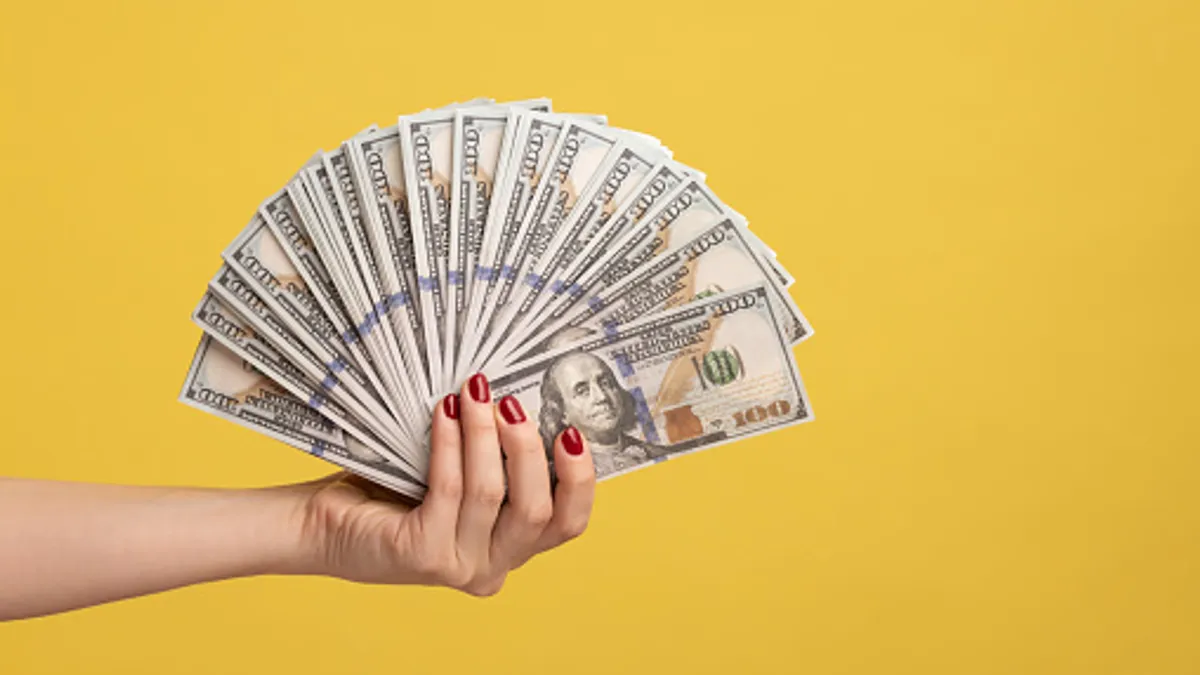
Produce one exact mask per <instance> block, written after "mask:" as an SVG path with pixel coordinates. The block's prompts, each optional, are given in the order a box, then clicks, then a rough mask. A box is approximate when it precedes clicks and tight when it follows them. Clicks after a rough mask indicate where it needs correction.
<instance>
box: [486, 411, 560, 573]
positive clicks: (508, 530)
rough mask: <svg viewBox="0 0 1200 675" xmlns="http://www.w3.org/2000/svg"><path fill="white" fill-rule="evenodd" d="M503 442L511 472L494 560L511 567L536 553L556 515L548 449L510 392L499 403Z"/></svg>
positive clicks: (493, 561) (493, 548)
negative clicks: (536, 546)
mask: <svg viewBox="0 0 1200 675" xmlns="http://www.w3.org/2000/svg"><path fill="white" fill-rule="evenodd" d="M496 417H497V426H498V428H499V432H500V446H501V447H502V448H503V449H504V458H505V460H504V466H505V472H506V473H507V475H508V504H506V505H505V506H504V508H503V510H501V512H500V518H499V520H498V521H497V522H496V530H495V532H494V534H493V535H492V553H491V559H492V564H493V565H497V566H500V567H503V568H504V569H508V568H510V567H511V566H512V565H513V564H514V563H515V562H517V561H520V560H525V559H526V558H528V557H529V556H531V555H533V554H534V553H536V551H535V550H534V546H535V545H536V544H537V541H538V539H539V538H540V537H541V535H542V532H543V531H544V530H545V529H546V525H547V524H549V522H550V519H551V517H552V516H553V515H554V500H553V498H552V497H551V495H550V472H549V467H548V466H547V463H546V450H545V448H544V447H543V445H542V438H541V436H539V435H538V433H537V429H536V427H535V426H534V424H533V422H532V421H530V420H529V419H527V416H526V414H525V410H524V409H523V408H522V407H521V403H520V401H518V400H517V399H516V398H514V397H512V396H506V397H504V398H502V399H500V401H499V402H498V403H497V404H496Z"/></svg>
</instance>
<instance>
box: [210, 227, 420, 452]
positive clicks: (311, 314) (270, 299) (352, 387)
mask: <svg viewBox="0 0 1200 675" xmlns="http://www.w3.org/2000/svg"><path fill="white" fill-rule="evenodd" d="M222 258H223V259H224V260H225V262H226V264H227V265H228V266H229V267H230V268H231V269H232V270H233V271H234V272H235V273H237V276H238V277H239V278H241V280H242V281H243V282H244V283H245V285H246V286H247V287H248V288H249V289H250V290H252V291H254V293H255V294H256V295H258V297H259V298H261V299H262V301H263V303H264V304H265V305H266V306H267V307H268V308H269V309H270V310H271V311H272V312H274V313H275V314H276V316H278V318H279V319H280V321H281V322H282V324H283V325H285V326H286V327H287V328H288V330H290V331H291V332H292V333H293V334H294V335H296V336H297V337H298V338H299V339H300V341H301V342H302V343H303V344H304V345H305V346H306V347H307V348H308V349H310V350H311V351H312V353H313V354H315V355H316V356H317V358H318V359H319V361H320V363H321V364H322V365H323V366H324V367H325V368H327V369H328V370H329V371H330V372H332V373H336V375H337V378H338V380H339V381H341V382H344V383H345V386H346V387H347V389H348V390H349V391H350V392H351V393H352V394H354V396H355V397H356V398H358V399H359V400H360V401H361V402H363V403H364V404H365V405H372V406H376V405H378V406H380V407H382V406H381V402H380V401H378V399H375V398H374V395H373V394H372V393H371V391H372V390H371V388H370V382H369V381H368V380H367V378H366V377H365V376H364V375H363V373H362V372H361V371H360V370H359V369H358V368H357V367H356V366H355V365H354V364H353V363H352V362H351V361H350V358H349V354H348V351H347V350H346V347H345V345H344V344H343V343H342V341H341V339H340V337H339V336H338V335H337V333H336V331H335V329H334V327H333V325H332V324H331V323H330V322H329V319H328V318H326V317H325V315H324V314H323V313H322V312H321V309H320V306H319V303H318V302H317V301H316V299H315V298H314V297H313V295H312V293H311V292H310V291H309V290H308V286H307V285H306V284H305V283H304V279H303V278H302V277H301V276H300V274H299V272H297V270H296V268H295V267H293V266H292V264H291V262H290V261H289V260H288V259H287V255H286V254H285V253H284V252H283V249H282V247H281V246H280V244H279V242H278V241H277V240H276V239H275V236H274V235H273V234H272V233H271V231H270V229H269V228H268V227H267V225H266V221H265V219H264V218H263V217H262V215H261V214H255V216H254V218H253V219H252V220H251V221H250V224H249V225H248V226H247V227H246V228H245V229H244V230H242V232H241V234H239V235H238V237H237V238H236V239H234V241H233V243H232V244H230V245H229V247H228V248H227V249H226V250H225V252H224V253H222ZM388 419H390V420H391V424H392V425H396V424H402V423H403V421H402V420H395V419H393V418H390V417H389V418H388ZM380 431H381V434H380V435H381V436H384V437H386V435H385V434H383V433H382V431H383V429H381V430H380ZM406 435H408V434H404V433H402V434H401V436H400V437H401V438H404V437H405V436H406ZM418 438H420V437H419V436H416V435H411V437H410V438H409V440H416V439H418Z"/></svg>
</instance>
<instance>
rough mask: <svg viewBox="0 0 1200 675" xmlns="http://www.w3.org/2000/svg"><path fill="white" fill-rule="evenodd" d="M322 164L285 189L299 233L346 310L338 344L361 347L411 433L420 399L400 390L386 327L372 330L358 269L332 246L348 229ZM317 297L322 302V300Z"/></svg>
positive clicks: (373, 321) (373, 318)
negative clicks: (294, 210) (344, 327)
mask: <svg viewBox="0 0 1200 675" xmlns="http://www.w3.org/2000/svg"><path fill="white" fill-rule="evenodd" d="M321 162H322V157H321V156H320V155H319V156H318V160H317V162H316V163H315V164H313V165H312V166H309V167H306V169H305V170H304V171H303V172H302V173H301V175H300V177H299V178H297V179H295V180H293V181H292V182H291V183H289V184H288V188H287V189H288V194H289V195H290V196H291V197H292V203H293V204H295V205H296V207H297V212H298V213H299V215H300V221H301V222H302V223H303V226H302V227H301V228H300V229H301V230H302V234H305V235H307V236H308V238H309V241H310V242H311V247H312V248H315V249H316V256H315V257H316V258H317V259H318V260H319V261H320V263H321V264H323V265H324V266H325V271H326V276H327V277H328V280H329V285H330V286H332V287H333V289H334V291H335V292H336V293H337V294H338V295H339V297H340V298H341V300H342V302H343V304H344V311H345V317H344V321H345V323H346V324H347V325H349V326H350V328H349V329H347V331H346V333H343V335H342V341H343V342H346V343H347V344H351V343H357V344H359V345H361V346H364V347H365V349H366V351H367V353H368V355H369V358H370V359H371V361H372V365H373V366H374V367H375V370H376V373H377V377H378V379H379V380H381V381H382V384H383V386H382V388H381V389H380V390H379V391H380V393H381V394H383V393H386V396H387V400H389V401H392V402H393V403H392V406H390V407H392V408H394V409H395V412H396V417H397V419H401V420H409V421H410V424H409V425H408V426H409V428H412V423H411V422H414V421H415V420H416V419H417V417H416V416H414V415H413V410H414V406H415V405H416V402H417V401H418V400H419V399H418V398H417V397H416V396H414V395H413V393H412V392H411V391H410V390H409V389H407V388H405V387H404V386H403V384H404V382H406V380H405V379H404V378H403V377H402V376H401V375H400V372H401V371H400V370H399V369H398V368H397V366H396V364H395V360H394V359H395V358H398V357H399V352H398V351H397V350H395V349H394V348H393V349H391V350H389V349H388V344H389V343H387V342H386V341H385V340H384V336H383V335H381V333H385V334H386V333H387V332H388V329H389V328H390V326H387V325H384V326H382V327H381V329H375V327H376V324H377V323H379V321H378V320H377V318H376V315H375V312H374V311H373V306H372V305H373V303H372V301H371V300H370V296H369V295H367V293H366V291H365V290H364V289H363V286H362V283H361V280H360V279H359V278H358V277H359V271H358V267H357V264H356V263H355V261H354V259H353V258H352V257H351V253H350V252H349V249H348V248H344V247H339V246H337V245H336V243H335V239H336V238H337V237H338V236H339V233H342V232H344V230H345V229H346V224H345V219H344V217H343V216H342V213H341V211H340V210H339V209H338V206H337V198H336V196H335V195H334V193H335V192H337V190H336V188H335V187H334V186H333V184H332V180H331V179H330V178H329V174H328V171H327V170H326V169H325V166H324V165H323V164H322V163H321ZM297 254H299V251H297ZM292 262H293V264H295V265H296V267H297V269H299V270H300V271H301V274H303V273H304V270H305V267H306V265H303V264H298V263H297V259H296V257H295V256H293V258H292ZM305 282H306V283H308V284H309V288H310V289H311V288H314V287H315V286H316V285H315V284H314V283H313V282H312V281H310V280H309V279H308V278H307V277H305ZM320 283H323V282H320ZM317 297H318V299H320V295H318V296H317ZM383 323H385V324H386V323H387V322H386V321H384V322H383ZM339 330H341V329H340V327H339Z"/></svg>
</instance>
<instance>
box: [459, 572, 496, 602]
mask: <svg viewBox="0 0 1200 675" xmlns="http://www.w3.org/2000/svg"><path fill="white" fill-rule="evenodd" d="M506 576H507V575H504V574H494V575H489V576H485V577H482V578H480V579H477V580H475V581H473V582H471V583H469V584H467V585H466V586H464V587H463V591H464V592H466V593H468V594H470V595H473V596H475V597H477V598H489V597H491V596H493V595H496V594H497V593H499V592H500V589H501V588H504V581H505V579H506Z"/></svg>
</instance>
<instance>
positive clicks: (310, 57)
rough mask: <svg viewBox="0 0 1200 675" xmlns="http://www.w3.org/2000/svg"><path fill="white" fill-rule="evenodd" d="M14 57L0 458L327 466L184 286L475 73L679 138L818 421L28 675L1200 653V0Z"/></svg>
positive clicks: (194, 31)
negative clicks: (215, 383) (468, 549)
mask: <svg viewBox="0 0 1200 675" xmlns="http://www.w3.org/2000/svg"><path fill="white" fill-rule="evenodd" d="M0 50H2V52H0V53H2V55H3V56H2V65H0V195H2V197H3V198H2V199H0V204H2V205H3V210H2V214H3V215H2V216H0V218H2V221H0V222H2V223H3V227H2V230H0V231H2V232H3V250H4V258H3V264H2V265H0V270H2V271H0V274H2V276H0V282H2V288H3V293H4V295H3V298H4V304H3V314H4V317H5V318H4V326H3V332H2V335H3V337H2V338H0V340H2V343H0V345H2V347H3V349H2V351H0V353H2V354H3V357H4V372H5V380H6V385H7V386H5V387H4V394H3V405H2V406H0V409H2V410H3V414H4V416H5V420H6V424H5V434H4V449H3V450H2V451H0V473H2V474H8V475H18V476H34V477H45V478H60V479H77V480H94V481H113V482H135V483H167V484H177V483H187V484H202V485H228V486H245V485H262V484H268V483H274V482H280V481H291V480H296V479H301V478H306V477H310V476H314V475H318V474H320V473H323V472H324V471H325V470H326V469H325V465H323V464H322V463H320V462H319V461H317V460H314V459H312V458H309V457H306V456H303V455H301V454H300V453H298V452H295V451H293V450H291V449H289V448H286V447H284V446H282V445H280V444H277V443H274V442H271V441H268V440H264V439H261V438H259V437H257V436H255V435H254V434H252V433H250V432H247V431H244V430H242V429H240V428H237V427H235V426H233V425H232V424H228V423H226V422H223V421H221V420H218V419H215V418H212V417H209V416H206V415H204V414H202V413H200V412H197V411H195V410H192V409H190V408H187V407H185V406H184V405H182V404H180V403H178V402H176V400H175V397H176V395H177V393H178V388H179V386H180V383H181V382H182V378H183V376H184V373H185V370H186V368H187V365H188V360H189V358H190V357H191V355H192V350H193V348H194V347H195V343H196V340H197V337H198V335H199V331H198V329H197V328H195V327H194V326H193V325H192V324H191V323H190V322H189V320H188V317H189V313H190V312H191V310H192V307H193V305H194V303H195V302H196V301H197V299H198V298H199V296H200V294H201V292H202V290H203V288H204V285H205V283H206V282H207V280H208V279H209V277H210V275H211V274H212V273H213V271H214V269H215V267H216V265H217V264H218V260H217V254H218V253H219V252H220V250H221V249H222V248H223V247H224V246H225V245H226V243H228V242H229V241H230V240H231V239H232V237H233V236H234V235H235V234H236V233H237V232H238V231H239V230H240V229H241V228H242V227H243V225H244V224H245V223H246V221H247V220H248V218H249V216H250V214H251V212H252V210H253V209H254V208H255V206H256V205H257V203H258V201H259V200H260V199H261V198H262V197H264V196H266V195H267V194H268V193H270V192H271V191H273V190H275V189H277V188H278V187H280V186H281V185H282V183H283V182H284V181H285V180H286V179H287V178H288V177H289V176H290V175H291V173H292V172H293V171H294V170H295V169H296V168H297V167H298V166H299V165H300V164H301V163H302V162H304V161H305V160H306V159H307V158H308V157H309V156H310V154H311V153H312V152H313V151H315V150H316V149H318V148H330V147H332V146H334V145H335V144H336V143H337V142H338V141H339V140H341V139H342V138H343V137H345V136H347V135H349V134H350V133H352V132H354V131H357V130H358V129H360V128H361V127H363V126H365V125H367V124H368V123H371V122H379V123H381V124H388V123H390V122H391V121H392V120H393V119H394V116H395V115H396V114H398V113H402V112H410V111H415V110H418V109H421V108H424V107H429V106H438V105H442V104H445V103H447V102H450V101H452V100H461V99H466V98H470V97H473V96H491V97H494V98H497V99H511V98H517V97H530V96H540V95H545V96H550V97H552V98H553V99H554V103H555V106H556V107H557V108H558V109H560V110H575V111H587V112H604V113H607V114H608V115H609V118H610V121H611V123H613V124H615V125H620V126H625V127H630V128H634V129H639V130H643V131H646V132H648V133H651V134H654V135H656V136H659V137H661V138H662V139H664V140H665V142H666V143H667V144H668V145H670V147H671V148H672V149H673V150H674V151H675V152H676V156H677V157H678V158H679V159H681V160H683V161H685V162H687V163H689V164H692V165H694V166H697V167H699V168H701V169H703V170H704V171H706V172H707V173H708V175H709V178H710V183H711V185H713V186H714V188H715V189H716V191H717V193H718V194H719V195H721V196H722V197H723V198H724V199H725V200H726V201H728V202H729V203H730V204H731V205H733V206H734V207H735V208H737V209H738V210H740V211H742V212H743V213H745V214H746V216H747V217H748V218H749V219H750V221H751V223H752V226H753V227H754V228H755V230H756V231H757V232H759V233H760V234H761V235H762V236H763V238H764V239H765V240H766V241H767V242H769V243H770V245H772V247H774V248H775V249H776V250H777V251H778V252H779V256H780V259H781V260H782V261H783V262H784V263H785V264H786V266H787V267H788V268H789V269H790V270H791V272H792V273H794V274H795V276H796V279H797V282H796V285H795V287H794V288H793V294H794V295H795V297H796V298H797V300H798V301H799V303H800V305H801V307H802V308H803V309H804V311H805V312H806V314H807V315H808V317H809V318H810V319H811V321H812V322H813V324H814V326H815V327H816V335H815V336H814V337H813V338H812V340H811V341H809V342H808V343H806V344H804V345H802V346H801V347H800V348H799V349H798V350H797V359H798V361H799V364H800V367H801V369H802V372H803V373H804V376H805V378H806V382H807V385H808V388H809V393H810V394H811V396H812V399H813V403H814V409H815V411H816V422H815V423H813V424H807V425H802V426H800V427H797V428H794V429H791V430H788V431H785V432H782V433H777V434H772V435H768V436H766V437H762V438H757V439H754V440H751V441H747V442H744V443H740V444H737V445H734V446H728V447H724V448H721V449H718V450H714V451H711V452H707V453H702V454H699V455H694V456H690V457H687V458H685V459H682V460H680V461H678V462H672V463H669V464H667V465H665V466H661V467H657V468H653V469H650V470H646V471H642V472H638V473H636V474H633V475H629V476H625V477H622V478H619V479H616V480H613V481H611V482H608V483H606V484H604V485H603V486H602V487H601V488H600V490H599V499H598V503H597V509H596V513H595V517H594V519H593V521H592V526H591V529H590V531H589V533H588V534H587V535H586V536H584V537H583V538H582V539H581V540H579V541H577V542H575V543H573V544H571V545H570V546H568V547H566V548H564V549H562V550H560V551H557V552H554V553H553V554H551V555H547V556H544V557H543V558H542V559H539V560H536V561H535V562H534V563H532V564H531V565H530V566H529V567H528V568H526V569H524V570H522V571H520V572H519V573H517V574H516V575H515V576H514V577H513V578H512V579H511V581H510V582H509V585H508V586H507V587H506V588H505V590H504V591H503V593H502V594H501V595H500V596H498V597H496V598H494V599H491V600H487V601H478V600H474V599H470V598H468V597H465V596H459V595H456V594H454V593H452V592H449V591H442V590H434V589H414V588H380V587H362V586H354V585H350V584H347V583H342V582H338V581H333V580H326V579H283V578H262V579H251V580H238V581H232V582H226V583H219V584H213V585H207V586H202V587H194V588H189V589H185V590H181V591H176V592H171V593H167V594H163V595H160V596H156V597H150V598H143V599H137V600H133V601H127V602H122V603H118V604H115V605H110V606H105V607H100V608H93V609H88V610H85V611H80V612H75V613H70V614H67V615H62V616H57V617H50V618H45V619H40V620H35V621H28V622H21V623H15V624H8V625H2V626H0V672H3V673H5V674H6V675H7V674H8V673H20V674H25V673H31V674H32V673H59V672H72V673H74V672H79V673H83V672H97V673H108V672H111V673H123V674H129V675H131V674H134V673H154V674H158V675H162V674H165V673H216V672H221V673H293V674H296V675H299V674H301V673H334V672H369V671H375V672H402V673H458V672H462V673H481V672H512V673H565V672H596V673H624V672H691V673H710V672H711V673H740V672H763V673H768V672H771V673H775V672H802V673H870V674H872V675H874V674H878V673H920V674H922V675H931V674H934V673H955V674H960V673H1005V674H1008V673H1028V672H1038V673H1089V674H1096V673H1138V674H1143V673H1196V672H1200V644H1198V643H1197V640H1198V639H1200V495H1198V493H1197V478H1198V476H1200V452H1198V451H1200V434H1198V433H1197V431H1196V425H1197V422H1198V421H1200V415H1198V413H1197V403H1200V400H1198V397H1197V393H1196V392H1197V386H1198V382H1197V380H1198V376H1200V368H1198V365H1200V364H1198V360H1197V356H1196V350H1197V348H1198V347H1200V340H1198V338H1200V330H1198V328H1200V326H1198V321H1197V317H1196V310H1197V306H1198V303H1197V298H1196V294H1197V292H1198V291H1200V284H1198V283H1197V279H1196V271H1195V269H1196V268H1195V265H1196V261H1197V257H1198V254H1200V236H1198V234H1197V230H1198V228H1200V221H1198V218H1197V217H1198V216H1200V183H1198V179H1200V167H1198V162H1200V105H1198V101H1200V99H1198V95H1197V78H1198V76H1200V69H1198V66H1200V5H1198V4H1197V3H1196V2H1194V1H1184V0H1181V1H1179V2H1165V1H1161V0H1153V1H1151V0H1140V1H1134V0H1130V1H1128V2H1111V1H1110V2H1099V1H1095V0H1093V1H1091V2H1048V1H1045V0H1023V1H1009V2H991V3H986V2H957V1H953V0H944V1H938V2H931V1H917V2H884V1H876V2H865V1H854V2H845V1H839V2H833V1H821V2H801V3H791V2H787V3H785V2H779V3H775V4H767V3H755V2H748V1H744V0H743V1H739V2H726V3H705V2H700V1H698V0H693V1H692V2H677V3H666V2H650V1H647V0H640V1H638V2H626V1H624V0H620V1H614V2H610V1H607V0H606V1H603V2H587V3H583V2H576V3H548V2H547V3H523V2H490V3H479V2H465V1H460V2H444V3H407V6H406V3H400V2H394V1H393V2H376V3H371V4H363V3H358V2H350V1H343V2H277V3H244V2H222V3H215V2H193V3H182V2H181V3H168V2H161V3H152V2H145V3H132V2H105V3H91V2H79V3H73V4H62V3H52V2H6V3H5V7H4V9H3V10H0ZM6 516H7V514H6Z"/></svg>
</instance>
